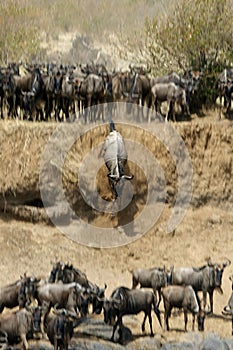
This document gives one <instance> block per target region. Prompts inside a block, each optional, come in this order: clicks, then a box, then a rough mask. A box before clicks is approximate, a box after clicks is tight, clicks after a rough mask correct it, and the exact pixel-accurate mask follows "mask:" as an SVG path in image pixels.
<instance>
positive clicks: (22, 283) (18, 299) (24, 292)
mask: <svg viewBox="0 0 233 350" xmlns="http://www.w3.org/2000/svg"><path fill="white" fill-rule="evenodd" d="M31 283H33V279H32V278H31V277H29V276H26V275H24V276H22V277H21V278H20V279H19V280H18V281H16V282H15V283H12V284H9V285H7V286H5V287H1V288H0V313H1V312H2V311H3V310H4V308H5V307H7V308H10V309H12V308H14V307H16V306H18V305H19V306H20V307H24V306H25V304H26V302H27V298H29V297H30V295H29V294H30V288H31V287H30V285H31Z"/></svg>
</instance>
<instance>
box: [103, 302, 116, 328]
mask: <svg viewBox="0 0 233 350" xmlns="http://www.w3.org/2000/svg"><path fill="white" fill-rule="evenodd" d="M103 310H104V322H105V323H106V324H108V325H110V326H112V325H114V323H115V319H116V316H117V311H116V309H114V307H113V304H112V301H111V300H107V299H106V300H105V301H104V302H103Z"/></svg>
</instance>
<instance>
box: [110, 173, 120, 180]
mask: <svg viewBox="0 0 233 350" xmlns="http://www.w3.org/2000/svg"><path fill="white" fill-rule="evenodd" d="M108 177H110V179H112V180H115V179H117V178H118V176H117V175H112V174H108Z"/></svg>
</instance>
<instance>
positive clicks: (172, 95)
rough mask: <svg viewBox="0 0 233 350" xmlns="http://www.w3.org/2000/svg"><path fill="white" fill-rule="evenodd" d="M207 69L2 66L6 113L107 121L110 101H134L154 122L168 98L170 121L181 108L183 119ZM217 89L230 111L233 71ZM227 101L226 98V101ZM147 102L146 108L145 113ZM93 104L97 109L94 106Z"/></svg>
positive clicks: (1, 100) (0, 106)
mask: <svg viewBox="0 0 233 350" xmlns="http://www.w3.org/2000/svg"><path fill="white" fill-rule="evenodd" d="M201 79H202V73H201V72H199V71H195V70H193V69H189V70H187V71H185V72H184V74H178V73H177V72H172V73H170V74H167V75H164V76H149V74H147V73H146V72H145V70H144V69H143V68H141V67H132V66H130V67H129V69H128V70H125V71H113V72H110V71H108V70H107V68H106V67H105V66H104V65H102V64H86V66H82V65H57V64H54V63H50V64H47V65H45V64H44V65H42V64H34V65H24V73H22V72H21V71H20V68H19V65H17V64H13V63H12V64H9V65H8V66H7V67H0V117H1V118H2V119H21V120H37V121H57V122H58V121H68V120H69V121H74V120H77V119H81V120H82V121H83V122H84V123H88V122H96V121H98V120H100V119H101V120H102V121H104V120H105V119H106V113H105V111H104V104H105V103H108V102H128V103H134V104H135V105H137V106H138V113H137V118H138V121H139V122H142V121H148V122H151V121H153V119H154V118H155V112H156V113H157V114H159V115H161V113H162V112H161V108H160V107H161V104H162V103H163V102H165V101H166V102H167V109H166V112H165V119H166V120H168V119H169V118H171V119H173V120H176V111H177V108H175V106H177V105H178V109H179V108H180V109H181V112H182V118H183V117H184V118H186V119H187V118H189V117H190V113H191V111H192V109H193V108H195V107H196V99H197V96H198V91H199V84H200V81H201ZM213 89H215V90H216V99H217V97H219V99H220V104H219V106H220V108H219V117H220V118H221V115H222V111H223V108H222V105H224V106H225V107H226V113H229V112H230V109H231V96H232V91H233V71H232V70H231V69H224V71H223V72H222V73H221V74H219V76H218V78H217V80H216V82H215V85H214V86H213ZM222 99H224V102H222ZM141 106H145V107H147V108H146V111H144V109H143V108H141ZM91 107H93V108H91Z"/></svg>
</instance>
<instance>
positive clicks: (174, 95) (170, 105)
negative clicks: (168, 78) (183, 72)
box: [149, 83, 189, 122]
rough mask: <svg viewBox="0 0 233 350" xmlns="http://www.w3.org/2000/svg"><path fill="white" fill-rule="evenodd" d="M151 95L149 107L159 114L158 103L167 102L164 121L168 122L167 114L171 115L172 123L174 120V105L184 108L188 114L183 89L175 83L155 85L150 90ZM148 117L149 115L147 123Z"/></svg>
mask: <svg viewBox="0 0 233 350" xmlns="http://www.w3.org/2000/svg"><path fill="white" fill-rule="evenodd" d="M151 94H152V102H151V106H152V108H153V106H155V108H156V112H160V110H159V109H158V105H159V104H160V103H162V102H165V101H166V102H167V111H166V115H165V121H168V116H169V113H171V114H172V118H173V121H175V120H176V118H175V110H174V107H175V103H176V104H178V105H180V106H181V107H182V108H183V109H184V108H186V110H187V111H188V113H189V109H188V105H187V100H186V92H185V89H184V88H182V87H180V86H178V85H176V84H175V83H156V84H154V85H153V86H152V88H151ZM150 115H151V113H149V122H150Z"/></svg>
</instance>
